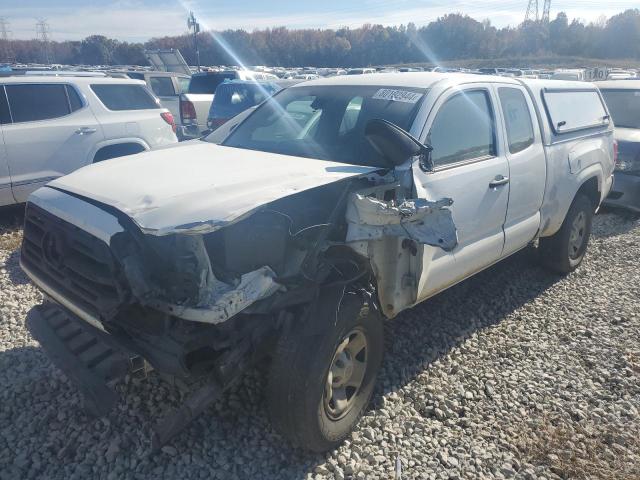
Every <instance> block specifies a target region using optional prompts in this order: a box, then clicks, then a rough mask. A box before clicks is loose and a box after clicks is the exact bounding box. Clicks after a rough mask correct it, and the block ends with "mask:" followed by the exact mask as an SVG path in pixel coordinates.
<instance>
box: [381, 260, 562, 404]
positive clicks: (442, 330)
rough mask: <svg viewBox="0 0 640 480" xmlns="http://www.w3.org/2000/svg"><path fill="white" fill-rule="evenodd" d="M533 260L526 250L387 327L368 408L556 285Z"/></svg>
mask: <svg viewBox="0 0 640 480" xmlns="http://www.w3.org/2000/svg"><path fill="white" fill-rule="evenodd" d="M536 256H537V251H535V249H533V248H527V249H525V250H523V251H521V252H519V253H517V254H515V255H513V256H512V257H510V258H508V259H506V260H504V261H502V262H500V263H498V264H496V265H494V266H493V267H491V268H489V269H487V270H485V271H484V272H481V273H479V274H477V275H475V276H473V277H472V278H470V279H468V280H465V281H464V282H462V283H460V284H458V285H456V286H454V287H452V288H450V289H448V290H446V291H444V292H442V293H440V294H438V295H437V296H435V297H433V298H431V299H429V300H427V301H425V302H423V303H422V304H420V305H418V306H416V307H414V308H412V309H411V310H409V311H406V312H403V313H402V314H401V315H399V316H398V317H397V318H396V319H395V320H392V321H391V322H388V324H387V327H386V331H385V334H386V335H385V337H386V341H387V345H386V351H385V355H386V361H385V363H384V364H383V370H382V371H381V375H380V377H379V382H378V389H377V390H376V392H375V393H374V405H375V406H378V405H379V404H380V402H379V400H380V396H381V394H383V393H387V392H390V391H396V390H398V389H400V388H402V387H403V386H404V385H406V384H407V383H409V382H411V381H412V380H413V379H414V377H416V376H417V375H418V374H420V373H421V372H423V371H425V370H427V369H428V368H429V367H430V365H431V364H433V363H434V362H436V361H437V360H438V359H440V358H441V357H443V356H445V355H447V353H448V352H449V351H450V350H451V349H452V348H455V347H456V346H458V345H459V344H461V343H462V342H464V341H465V340H466V339H468V338H469V337H470V336H471V335H472V334H474V333H475V332H476V331H478V330H483V329H487V328H490V327H491V326H493V325H496V324H499V323H500V322H502V321H503V320H504V319H505V318H506V317H507V316H509V315H510V314H512V313H513V312H514V311H516V310H517V309H519V308H520V307H522V305H524V304H526V303H528V302H531V301H532V300H534V299H535V298H536V297H538V296H539V295H540V294H542V293H543V292H544V291H545V290H547V289H548V288H549V287H551V286H552V285H553V284H555V283H556V282H558V281H560V280H561V279H562V277H560V276H559V275H557V274H553V273H550V272H548V271H547V270H545V269H543V268H541V267H539V266H538V265H537V258H536ZM520 320H521V321H526V320H527V319H526V318H525V317H523V318H521V319H520ZM398 366H401V368H398Z"/></svg>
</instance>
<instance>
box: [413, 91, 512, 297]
mask: <svg viewBox="0 0 640 480" xmlns="http://www.w3.org/2000/svg"><path fill="white" fill-rule="evenodd" d="M496 105H498V102H497V101H496V98H495V94H494V91H493V89H492V88H491V86H490V85H488V84H473V85H469V86H465V87H464V88H460V89H458V88H456V89H451V90H448V91H446V92H445V93H444V94H443V95H441V97H440V98H439V99H438V100H437V102H436V104H435V106H434V108H433V109H432V111H431V114H430V116H429V118H428V119H427V123H426V128H425V132H426V133H425V134H424V138H422V139H421V140H422V141H424V142H425V143H428V144H430V145H431V146H432V147H433V152H432V159H433V162H434V165H435V169H434V171H433V172H423V171H422V170H420V169H419V168H418V166H417V165H414V169H413V170H414V181H415V185H416V190H417V194H418V196H419V197H423V198H427V199H428V200H438V199H440V198H443V197H449V198H452V199H453V205H452V206H451V207H449V208H450V209H451V210H452V214H453V221H454V223H455V225H456V229H457V232H458V245H457V246H456V248H455V249H454V250H453V251H451V252H445V251H444V250H442V249H440V248H437V247H431V246H428V245H423V246H422V249H421V250H422V252H421V253H422V258H421V259H420V255H418V257H417V259H418V265H417V270H418V272H419V280H418V291H417V300H418V301H421V300H424V299H425V298H428V297H430V296H432V295H434V294H436V293H438V292H439V291H441V290H444V289H445V288H447V287H449V286H451V285H453V284H455V283H457V282H459V281H461V280H463V279H465V278H466V277H468V276H470V275H472V274H474V273H476V272H477V271H479V270H482V269H483V268H485V267H486V266H488V265H490V264H492V263H494V262H496V261H497V260H498V259H499V258H500V257H501V255H502V250H503V247H504V231H503V227H504V223H505V217H506V213H507V203H508V199H509V164H508V161H507V157H506V155H505V152H504V147H503V145H504V142H503V138H502V131H501V129H500V128H498V125H500V124H501V123H500V121H499V118H497V117H498V116H499V115H500V113H499V111H498V109H497V108H496Z"/></svg>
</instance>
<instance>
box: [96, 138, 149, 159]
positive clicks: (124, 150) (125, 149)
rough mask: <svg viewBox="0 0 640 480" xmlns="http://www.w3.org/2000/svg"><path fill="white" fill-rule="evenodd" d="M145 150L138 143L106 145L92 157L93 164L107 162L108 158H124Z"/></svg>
mask: <svg viewBox="0 0 640 480" xmlns="http://www.w3.org/2000/svg"><path fill="white" fill-rule="evenodd" d="M144 151H145V148H144V147H143V146H142V145H140V144H139V143H116V144H114V145H107V146H106V147H102V148H101V149H100V150H98V151H97V152H96V154H95V156H94V157H93V163H96V162H101V161H103V160H108V159H110V158H116V157H124V156H125V155H133V154H134V153H140V152H144Z"/></svg>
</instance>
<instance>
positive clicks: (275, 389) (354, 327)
mask: <svg viewBox="0 0 640 480" xmlns="http://www.w3.org/2000/svg"><path fill="white" fill-rule="evenodd" d="M326 297H329V298H326ZM326 297H325V298H322V297H321V299H320V300H319V302H317V305H319V306H322V307H321V308H319V309H318V310H317V311H314V312H313V313H312V314H311V315H310V317H308V319H307V320H308V321H305V320H303V319H300V320H299V321H297V322H295V324H294V325H293V326H292V327H291V328H290V329H289V330H288V331H286V332H284V333H283V334H282V336H281V338H280V341H279V344H278V347H277V350H276V353H275V356H274V359H273V363H272V366H271V372H270V375H269V383H268V386H267V402H268V408H269V412H270V416H271V419H272V422H273V425H274V427H275V428H276V430H278V431H279V432H280V433H281V434H282V435H283V436H284V437H286V438H287V439H288V440H289V441H291V442H292V443H293V444H295V445H297V446H299V447H302V448H304V449H307V450H312V451H316V452H322V451H326V450H329V449H331V448H333V447H335V446H336V445H338V444H339V443H340V442H341V441H342V440H343V439H344V438H345V437H346V436H347V435H348V434H349V433H350V432H351V430H352V429H353V427H354V426H355V424H356V423H357V422H358V420H359V419H360V417H361V416H362V414H363V412H364V409H365V408H366V406H367V404H368V403H369V400H370V399H371V394H372V392H373V387H374V384H375V380H376V376H377V373H378V370H379V369H380V364H381V361H382V352H383V348H384V343H383V326H382V319H381V318H380V316H379V315H378V314H377V312H372V311H370V310H369V308H368V306H367V304H366V302H365V301H364V299H363V297H362V296H361V295H360V294H357V293H347V294H345V295H344V296H341V301H340V300H338V301H339V302H340V303H339V305H338V304H337V303H335V300H332V299H331V298H330V297H331V296H330V295H327V296H326ZM338 298H340V297H338ZM313 330H315V331H317V332H318V333H311V334H310V331H313Z"/></svg>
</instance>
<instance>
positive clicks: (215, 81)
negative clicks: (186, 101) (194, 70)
mask: <svg viewBox="0 0 640 480" xmlns="http://www.w3.org/2000/svg"><path fill="white" fill-rule="evenodd" d="M237 77H238V75H237V74H236V73H235V72H225V73H207V74H205V75H193V76H192V77H191V83H189V93H205V94H211V95H213V94H214V92H215V91H216V88H218V85H220V84H221V83H222V82H224V81H225V80H233V79H234V78H237Z"/></svg>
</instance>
